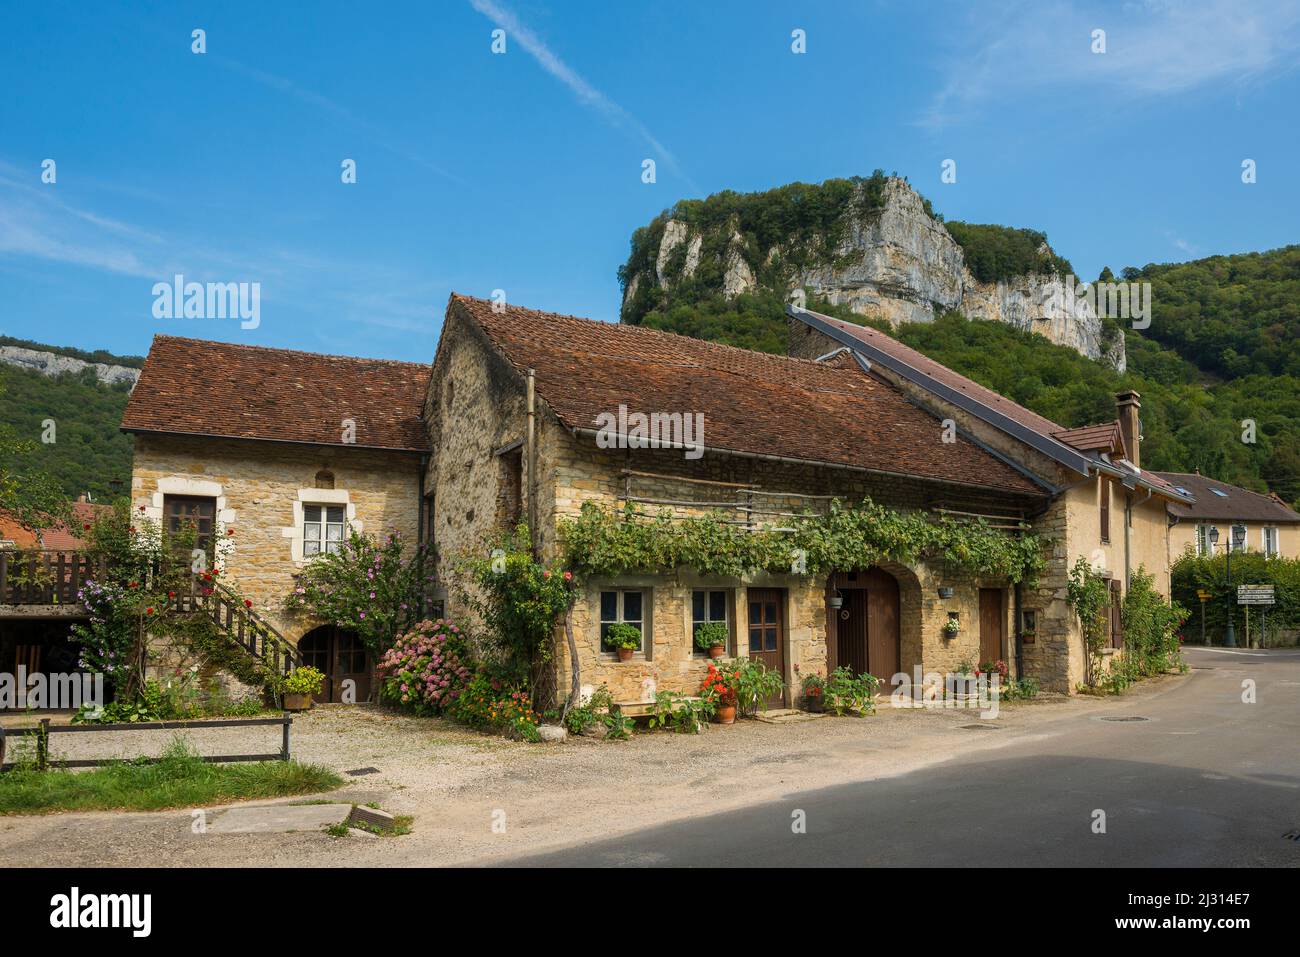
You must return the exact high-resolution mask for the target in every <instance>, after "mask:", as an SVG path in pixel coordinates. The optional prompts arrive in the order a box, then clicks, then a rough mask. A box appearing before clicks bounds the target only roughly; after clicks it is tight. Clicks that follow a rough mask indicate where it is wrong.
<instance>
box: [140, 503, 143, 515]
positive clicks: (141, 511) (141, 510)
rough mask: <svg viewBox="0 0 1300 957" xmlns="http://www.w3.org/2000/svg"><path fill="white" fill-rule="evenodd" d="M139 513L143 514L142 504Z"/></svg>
mask: <svg viewBox="0 0 1300 957" xmlns="http://www.w3.org/2000/svg"><path fill="white" fill-rule="evenodd" d="M140 514H141V515H143V514H144V506H143V505H141V506H140Z"/></svg>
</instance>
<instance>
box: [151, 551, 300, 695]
mask: <svg viewBox="0 0 1300 957" xmlns="http://www.w3.org/2000/svg"><path fill="white" fill-rule="evenodd" d="M173 608H174V610H175V611H177V612H180V613H182V614H201V615H205V616H206V617H207V618H208V619H209V620H211V622H212V623H213V624H214V625H216V626H217V628H218V629H220V631H221V632H222V633H223V634H224V635H225V636H226V637H227V638H228V639H230V641H232V642H233V643H234V644H236V645H238V646H239V647H240V648H242V649H243V650H244V651H246V652H247V653H248V654H250V655H252V656H253V657H254V658H256V659H257V660H258V661H261V662H263V663H265V664H267V665H268V666H269V667H270V669H271V670H272V671H273V672H274V673H275V674H281V675H287V674H288V673H289V672H291V671H293V670H294V669H295V668H297V667H298V666H299V665H301V664H302V655H301V654H299V653H298V649H297V648H296V647H295V646H294V645H293V643H292V642H290V641H289V639H287V638H285V637H284V635H282V634H280V632H279V631H277V630H276V628H275V626H274V625H272V624H271V623H270V622H269V621H267V620H266V619H265V618H263V617H262V616H261V615H259V614H258V613H257V612H255V611H254V610H253V609H252V608H250V607H249V606H247V605H245V604H244V603H243V602H242V601H240V600H239V599H238V598H236V597H235V595H234V594H233V593H232V592H231V591H230V589H228V588H226V586H224V585H222V584H221V583H220V582H217V581H215V580H212V581H208V580H204V579H203V578H201V577H200V576H198V575H195V576H194V577H193V578H191V579H190V587H189V590H188V591H186V592H177V593H176V598H175V604H174V606H173Z"/></svg>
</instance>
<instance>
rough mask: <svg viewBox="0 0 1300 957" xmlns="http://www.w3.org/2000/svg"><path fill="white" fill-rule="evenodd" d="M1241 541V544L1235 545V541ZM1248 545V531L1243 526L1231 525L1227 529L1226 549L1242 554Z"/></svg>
mask: <svg viewBox="0 0 1300 957" xmlns="http://www.w3.org/2000/svg"><path fill="white" fill-rule="evenodd" d="M1238 538H1240V539H1241V544H1240V545H1237V544H1236V541H1237V539H1238ZM1249 545H1250V537H1249V531H1248V530H1247V528H1246V526H1245V525H1233V526H1232V527H1231V528H1229V529H1228V547H1229V548H1230V549H1232V550H1233V551H1234V552H1244V551H1246V549H1247V548H1248V547H1249Z"/></svg>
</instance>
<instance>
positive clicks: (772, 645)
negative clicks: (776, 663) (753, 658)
mask: <svg viewBox="0 0 1300 957" xmlns="http://www.w3.org/2000/svg"><path fill="white" fill-rule="evenodd" d="M765 631H766V633H767V647H766V649H765V650H766V651H776V629H775V628H767V629H765Z"/></svg>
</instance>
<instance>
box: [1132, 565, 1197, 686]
mask: <svg viewBox="0 0 1300 957" xmlns="http://www.w3.org/2000/svg"><path fill="white" fill-rule="evenodd" d="M1121 616H1122V620H1123V622H1124V659H1125V661H1126V663H1127V664H1128V665H1129V666H1130V667H1131V668H1132V669H1133V671H1134V673H1135V674H1136V675H1137V676H1138V677H1143V678H1145V677H1150V676H1151V675H1156V674H1160V673H1162V672H1165V671H1172V670H1177V669H1178V667H1179V666H1180V665H1181V664H1182V647H1181V644H1180V642H1179V640H1178V628H1179V626H1180V625H1182V623H1183V622H1184V621H1186V620H1187V610H1186V609H1185V608H1183V606H1182V605H1179V604H1176V603H1175V604H1171V603H1170V602H1168V601H1166V600H1165V597H1164V596H1163V595H1161V594H1160V593H1159V592H1157V591H1156V590H1155V579H1154V577H1153V576H1151V575H1150V574H1148V573H1147V570H1146V568H1145V567H1143V566H1138V569H1137V570H1136V571H1135V572H1133V574H1132V575H1130V576H1129V585H1128V591H1127V592H1125V594H1124V604H1123V607H1122V608H1121Z"/></svg>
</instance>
